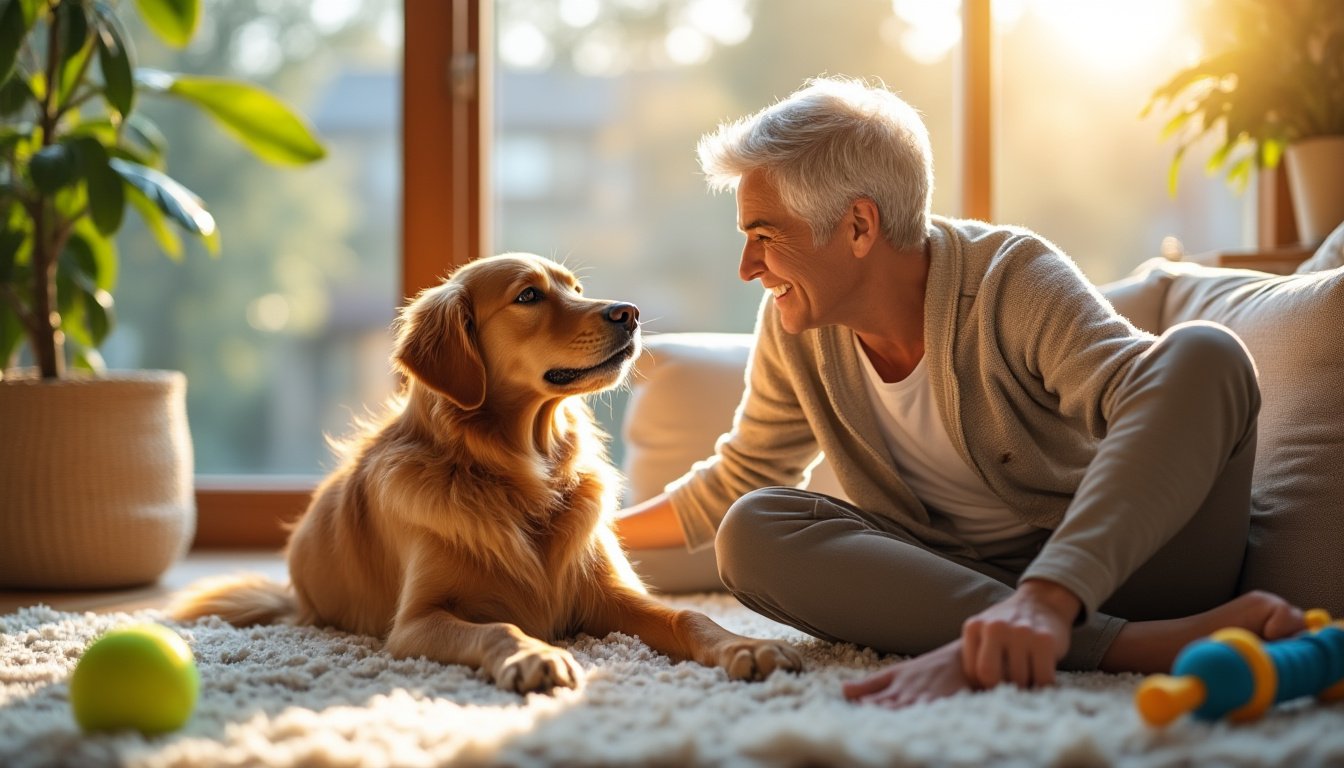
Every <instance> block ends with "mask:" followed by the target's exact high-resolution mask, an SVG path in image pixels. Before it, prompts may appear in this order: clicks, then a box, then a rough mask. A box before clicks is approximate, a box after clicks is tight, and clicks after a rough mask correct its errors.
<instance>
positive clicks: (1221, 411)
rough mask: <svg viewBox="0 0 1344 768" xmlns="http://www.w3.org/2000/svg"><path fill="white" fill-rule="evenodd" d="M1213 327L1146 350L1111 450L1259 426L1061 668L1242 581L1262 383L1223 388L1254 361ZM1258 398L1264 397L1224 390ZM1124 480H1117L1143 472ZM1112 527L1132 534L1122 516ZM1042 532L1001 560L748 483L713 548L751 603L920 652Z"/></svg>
mask: <svg viewBox="0 0 1344 768" xmlns="http://www.w3.org/2000/svg"><path fill="white" fill-rule="evenodd" d="M1210 330H1211V329H1210V328H1209V327H1208V326H1203V327H1200V326H1194V327H1193V329H1192V326H1177V327H1176V328H1173V329H1172V330H1171V331H1168V333H1167V334H1165V335H1164V336H1163V337H1162V338H1161V339H1159V341H1158V342H1157V343H1156V344H1155V345H1154V346H1153V347H1152V348H1150V349H1149V350H1148V351H1147V352H1145V353H1144V355H1143V356H1142V357H1141V358H1140V359H1139V360H1138V361H1136V364H1135V366H1136V367H1135V368H1134V369H1132V370H1131V371H1130V373H1129V374H1127V379H1128V381H1127V384H1126V386H1129V387H1137V388H1138V389H1131V390H1129V394H1128V395H1127V397H1126V402H1127V403H1128V404H1129V405H1127V407H1126V412H1125V413H1123V414H1119V415H1116V416H1114V417H1113V420H1112V424H1111V430H1112V433H1113V437H1115V438H1116V439H1121V438H1122V439H1123V442H1122V444H1114V443H1111V442H1110V441H1108V445H1107V451H1108V453H1109V454H1110V456H1111V457H1112V458H1111V467H1112V468H1111V470H1110V471H1111V473H1112V474H1114V473H1115V471H1116V470H1115V467H1116V466H1117V465H1118V466H1121V467H1123V466H1124V462H1116V461H1115V460H1114V458H1115V457H1116V456H1124V455H1144V456H1146V457H1153V456H1156V457H1159V458H1160V459H1161V460H1162V461H1163V462H1164V464H1163V466H1167V464H1166V462H1170V466H1175V467H1180V466H1181V465H1182V462H1186V461H1191V460H1196V461H1197V460H1199V458H1200V457H1199V456H1197V455H1195V452H1196V451H1197V446H1198V445H1200V439H1199V438H1200V436H1201V435H1205V434H1208V433H1209V432H1212V431H1214V430H1215V429H1219V430H1222V431H1226V430H1227V427H1228V425H1227V424H1226V420H1227V419H1228V414H1229V413H1249V414H1251V415H1250V418H1249V424H1247V425H1245V428H1244V429H1240V428H1238V430H1237V434H1240V438H1239V439H1238V440H1237V441H1236V443H1235V446H1233V447H1232V449H1231V451H1230V452H1229V453H1228V454H1227V455H1223V456H1219V457H1218V462H1219V465H1220V468H1219V471H1218V472H1217V473H1216V477H1215V479H1214V481H1213V482H1212V484H1211V485H1209V486H1208V487H1207V488H1205V489H1204V491H1205V493H1204V496H1203V502H1202V504H1200V506H1199V507H1198V509H1196V510H1189V511H1188V512H1187V513H1186V514H1185V516H1184V519H1179V520H1173V524H1172V531H1173V535H1172V537H1171V538H1170V539H1169V540H1167V543H1166V544H1165V545H1163V546H1162V547H1161V548H1160V549H1159V550H1158V551H1157V552H1156V553H1155V554H1153V555H1152V556H1151V557H1150V558H1149V559H1148V560H1147V561H1146V562H1145V563H1144V564H1143V565H1142V566H1141V567H1140V568H1139V569H1138V570H1137V571H1136V572H1135V573H1133V574H1132V575H1130V576H1129V578H1128V580H1126V581H1125V582H1124V583H1123V585H1122V586H1121V587H1120V588H1119V589H1118V590H1116V592H1115V593H1114V594H1113V595H1112V596H1111V597H1110V598H1109V600H1107V601H1106V602H1105V603H1104V604H1103V605H1102V606H1101V610H1100V611H1098V612H1094V613H1092V614H1091V615H1089V616H1088V617H1087V618H1086V620H1085V621H1084V622H1083V623H1081V624H1079V625H1078V626H1076V627H1075V628H1074V631H1073V637H1072V641H1071V643H1070V648H1069V652H1068V654H1067V656H1065V658H1064V659H1063V660H1062V662H1061V664H1060V666H1061V667H1062V668H1064V669H1082V670H1088V669H1096V668H1097V666H1098V664H1099V663H1100V661H1101V659H1102V656H1103V655H1104V654H1105V652H1106V650H1107V649H1108V648H1109V647H1110V644H1111V642H1112V641H1113V640H1114V639H1115V636H1116V635H1117V634H1118V633H1119V632H1120V629H1121V627H1122V626H1123V625H1124V623H1125V621H1126V620H1146V619H1162V618H1174V617H1179V616H1187V615H1191V614H1194V613H1198V612H1200V611H1203V610H1207V609H1209V608H1212V607H1214V606H1216V605H1219V604H1222V603H1224V602H1226V601H1227V600H1229V599H1231V598H1232V597H1233V596H1235V594H1236V592H1237V580H1238V576H1239V574H1240V570H1241V565H1242V560H1243V557H1244V555H1245V550H1246V543H1247V534H1248V528H1249V521H1250V488H1251V471H1252V468H1253V465H1254V461H1255V434H1256V433H1255V414H1256V413H1257V412H1258V409H1259V399H1258V398H1259V395H1258V391H1257V390H1256V389H1255V388H1254V387H1252V388H1251V389H1250V394H1249V395H1246V394H1244V393H1245V392H1246V391H1247V390H1246V389H1245V388H1238V387H1227V386H1218V382H1220V381H1221V377H1223V376H1237V375H1241V376H1245V375H1247V369H1248V367H1250V365H1251V363H1250V361H1249V358H1247V356H1246V354H1245V351H1244V349H1243V348H1242V347H1241V345H1240V343H1239V342H1238V341H1237V340H1236V339H1235V338H1231V339H1230V343H1221V342H1219V341H1218V339H1217V334H1218V333H1219V332H1220V331H1219V329H1212V330H1213V331H1214V333H1213V334H1212V336H1211V334H1210ZM1211 338H1212V340H1213V343H1210V339H1211ZM1250 375H1251V376H1253V375H1254V374H1253V369H1251V373H1250ZM1238 392H1241V393H1243V394H1240V395H1238V394H1237V393H1238ZM1248 396H1249V397H1251V398H1252V400H1253V402H1249V403H1245V402H1241V403H1229V402H1227V399H1228V398H1236V397H1241V398H1245V397H1248ZM1218 419H1223V420H1224V421H1223V423H1222V424H1219V422H1218V421H1217V420H1218ZM1121 422H1123V423H1121ZM1135 425H1142V426H1143V428H1134V427H1135ZM1205 444H1207V442H1206V443H1205ZM1127 452H1137V453H1133V454H1129V453H1127ZM1192 457H1193V458H1192ZM1118 480H1119V481H1120V483H1119V485H1118V486H1117V485H1116V484H1115V483H1112V484H1111V485H1110V486H1109V487H1111V488H1116V487H1120V488H1124V487H1127V486H1126V484H1127V483H1134V484H1140V483H1143V482H1144V478H1143V477H1132V478H1127V479H1126V478H1118ZM1133 487H1138V486H1137V485H1136V486H1133ZM1115 530H1116V531H1117V534H1116V535H1118V536H1123V535H1124V527H1123V526H1116V527H1115ZM1046 535H1047V534H1046V533H1044V532H1043V534H1042V538H1044V537H1045V536H1046ZM1041 543H1042V542H1040V541H1037V542H1035V543H1034V544H1032V545H1028V546H1026V547H1025V548H1024V551H1022V552H1019V553H1016V554H1015V555H1014V556H1010V557H1000V558H996V559H995V560H994V561H992V562H991V561H985V560H977V559H973V558H968V557H960V556H955V555H952V554H949V553H947V552H940V551H938V550H936V549H934V548H932V547H930V546H928V545H927V544H925V543H924V542H922V541H920V540H919V539H917V538H916V537H915V536H913V535H911V534H910V533H909V532H908V531H906V530H905V529H904V528H902V527H901V525H900V524H899V523H898V522H897V521H894V520H892V519H889V518H887V517H883V516H878V515H873V514H869V513H867V512H865V511H864V510H861V509H858V508H856V507H855V506H853V505H851V504H849V503H847V502H845V501H842V500H840V499H835V498H832V497H829V496H824V495H822V494H817V493H810V492H808V491H805V490H800V489H797V488H782V487H777V488H764V489H761V490H757V491H753V492H751V493H748V494H747V495H745V496H743V497H742V498H741V499H739V500H738V502H737V503H736V504H734V505H733V506H732V507H731V508H730V509H729V511H728V514H727V516H726V517H725V518H724V520H723V522H722V523H721V524H720V526H719V531H718V535H717V538H716V542H715V550H716V555H717V560H718V567H719V575H720V577H721V578H722V580H723V583H724V584H725V585H726V586H727V587H728V589H729V590H730V591H731V592H732V593H733V594H734V595H736V596H737V598H738V599H739V600H740V601H741V602H742V603H743V604H745V605H746V606H747V607H749V608H751V609H752V610H755V611H757V612H758V613H761V614H763V615H765V616H768V617H770V618H772V619H774V620H776V621H779V622H782V623H784V624H788V625H791V626H794V627H796V628H798V629H800V630H802V631H804V632H807V633H808V634H811V635H814V636H816V637H819V638H823V639H826V640H832V641H842V642H851V643H855V644H858V645H861V646H867V647H870V648H873V649H875V650H878V651H881V652H884V653H896V654H902V655H917V654H921V653H925V652H927V651H931V650H933V649H935V648H937V647H940V646H942V645H945V644H946V643H948V642H951V641H952V640H955V639H956V638H958V637H959V636H960V634H961V626H962V623H963V622H964V621H965V620H966V619H967V618H969V617H971V616H972V615H974V614H976V613H979V612H980V611H982V610H984V609H986V608H988V607H989V606H991V605H993V604H995V603H997V602H1000V601H1001V600H1003V599H1004V598H1006V597H1008V596H1009V595H1010V594H1012V592H1013V589H1014V585H1015V584H1016V583H1017V580H1018V577H1019V576H1020V575H1021V574H1022V572H1023V570H1024V569H1025V568H1026V566H1027V565H1028V564H1029V563H1030V562H1031V559H1032V558H1033V557H1034V555H1035V554H1036V552H1038V551H1039V548H1040V546H1041ZM1118 544H1119V545H1121V546H1123V543H1122V542H1118Z"/></svg>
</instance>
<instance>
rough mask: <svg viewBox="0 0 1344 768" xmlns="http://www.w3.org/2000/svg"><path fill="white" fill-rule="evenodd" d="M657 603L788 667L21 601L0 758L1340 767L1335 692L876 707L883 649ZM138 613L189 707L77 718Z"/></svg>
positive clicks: (724, 602)
mask: <svg viewBox="0 0 1344 768" xmlns="http://www.w3.org/2000/svg"><path fill="white" fill-rule="evenodd" d="M669 602H671V603H674V604H676V605H680V606H684V607H694V608H697V609H699V610H702V611H704V612H705V613H707V614H709V615H710V616H712V617H714V618H715V619H716V620H718V621H719V622H720V623H721V624H723V625H724V626H726V627H728V628H729V629H732V630H734V631H737V632H741V633H744V634H748V635H755V636H760V637H779V638H784V639H788V640H790V641H793V642H795V643H797V645H798V646H799V647H800V649H801V650H802V651H803V653H804V656H805V659H806V663H807V669H806V671H805V672H803V673H802V674H799V675H789V674H777V675H774V676H772V677H771V678H770V679H769V680H767V681H765V682H762V683H739V682H730V681H729V680H728V679H727V678H726V677H725V676H724V674H723V673H722V672H721V671H719V670H716V669H706V668H703V667H700V666H698V665H695V664H672V663H670V662H669V661H668V659H666V658H665V657H663V656H660V655H658V654H656V653H654V652H652V651H650V650H649V649H648V648H647V647H646V646H644V645H643V644H642V643H640V642H639V641H638V640H637V639H635V638H632V637H627V636H624V635H619V634H613V635H611V636H608V637H605V638H592V637H580V638H577V639H575V640H572V641H569V642H567V643H565V644H564V645H565V646H566V647H567V648H569V650H570V651H571V652H572V653H573V654H574V656H575V657H576V658H577V659H578V661H579V663H580V664H581V665H582V666H583V667H584V670H585V672H586V673H587V682H586V684H585V686H584V687H583V688H582V689H580V690H575V691H568V690H566V691H560V692H558V693H557V694H555V695H528V696H519V695H515V694H510V693H506V692H504V691H501V690H499V689H497V688H495V687H494V686H493V685H492V684H490V683H489V682H488V681H487V680H486V679H485V678H484V677H483V676H481V675H480V674H479V673H476V672H473V671H472V670H469V669H466V668H464V667H459V666H445V665H441V664H437V663H434V662H430V661H426V660H423V659H410V660H400V661H399V660H396V659H393V658H392V657H391V656H389V655H387V654H386V653H384V652H383V651H382V650H381V644H380V643H379V642H378V641H377V640H375V639H373V638H367V637H360V636H355V635H349V634H345V633H341V632H336V631H332V630H324V629H314V628H295V627H260V628H250V629H237V628H234V627H231V626H229V625H227V624H225V623H223V622H222V621H218V620H206V621H202V622H197V623H194V624H186V625H177V624H172V623H170V622H167V621H165V619H164V617H163V615H162V614H161V613H157V612H154V611H144V612H138V613H134V614H124V613H113V614H93V613H86V614H75V613H63V612H60V611H55V610H52V609H50V608H47V607H44V606H37V607H32V608H25V609H22V610H20V611H17V612H15V613H11V614H7V615H5V616H3V617H0V631H3V636H2V637H0V765H4V766H10V767H11V768H28V767H30V766H55V765H71V766H101V765H128V766H153V767H163V768H167V767H169V766H201V765H222V766H366V765H367V766H434V765H448V764H452V765H508V766H549V765H641V766H642V765H651V766H658V765H667V766H691V765H729V766H738V765H741V766H819V765H820V766H830V765H836V766H841V765H843V766H848V765H855V766H903V765H949V766H984V765H1055V766H1092V765H1135V766H1185V765H1227V766H1242V765H1244V766H1269V765H1292V766H1311V765H1344V728H1342V727H1341V725H1344V719H1341V715H1344V705H1342V704H1339V703H1336V704H1331V705H1322V704H1319V703H1316V702H1312V701H1303V702H1297V703H1291V704H1287V705H1283V706H1280V707H1277V708H1276V709H1274V710H1273V711H1272V712H1271V713H1270V715H1269V716H1267V717H1266V718H1264V719H1263V720H1260V721H1258V722H1255V723H1251V724H1247V725H1230V724H1226V723H1215V724H1205V723H1198V722H1193V721H1190V720H1188V719H1186V720H1182V721H1179V722H1177V723H1176V724H1174V725H1172V726H1171V727H1168V728H1166V729H1163V730H1154V729H1150V728H1148V727H1146V726H1145V725H1144V724H1143V723H1142V722H1141V721H1140V720H1139V718H1138V716H1137V715H1136V713H1135V712H1134V710H1133V706H1132V704H1131V698H1132V696H1133V693H1134V688H1135V686H1136V685H1137V684H1138V682H1139V678H1138V677H1137V676H1133V675H1105V674H1101V673H1086V674H1083V673H1065V674H1063V675H1061V679H1060V683H1059V685H1057V686H1056V687H1053V688H1050V689H1047V690H1038V691H1018V690H1015V689H1013V688H1011V687H1007V686H1004V687H1000V688H998V689H995V690H992V691H987V692H982V693H974V694H969V693H968V694H961V695H957V696H954V697H951V698H948V699H944V700H942V701H937V702H933V703H930V704H926V705H921V706H917V707H913V708H910V709H907V710H903V711H897V712H892V711H886V710H882V709H877V708H873V707H863V706H855V705H851V704H849V703H847V702H845V701H844V700H843V698H842V697H841V695H840V686H841V683H842V682H844V681H846V680H850V679H853V678H856V677H858V676H861V675H862V674H863V673H864V672H865V671H867V670H874V669H878V668H880V667H881V666H883V665H884V664H886V663H889V662H890V661H891V659H884V658H881V657H879V656H878V655H876V654H874V653H872V652H870V651H867V650H863V649H858V648H855V647H853V646H849V645H838V644H832V643H825V642H820V641H817V640H814V639H810V638H808V637H806V636H805V635H802V634H801V633H799V632H797V631H795V630H793V629H791V628H788V627H785V626H782V625H780V624H777V623H775V622H772V621H770V620H768V619H765V618H762V617H760V616H757V615H755V614H753V613H751V612H750V611H748V610H746V609H745V608H742V607H741V606H739V605H738V604H737V603H736V602H735V601H734V600H733V599H732V598H730V597H727V596H723V595H697V596H689V597H679V598H672V599H670V600H669ZM140 621H160V622H164V623H167V624H168V625H169V626H171V627H173V628H174V629H176V630H178V631H179V632H180V633H181V634H182V635H183V636H184V637H186V638H187V639H188V641H189V642H190V644H191V646H192V649H193V651H194V652H195V654H196V659H197V664H198V667H199V670H200V673H201V697H200V700H199V702H198V704H197V707H196V711H195V714H194V715H193V717H192V719H191V720H190V721H189V722H188V723H187V725H186V726H185V727H184V728H183V729H182V730H180V731H177V732H175V733H172V734H168V735H164V736H160V737H157V738H146V737H143V736H140V735H139V734H134V733H117V734H99V735H85V734H83V733H81V732H80V730H79V728H78V726H77V725H76V724H75V722H74V719H73V718H72V716H71V714H70V706H69V701H68V680H69V676H70V673H71V671H72V670H73V669H74V666H75V663H76V662H77V661H78V659H79V657H80V654H81V653H82V652H83V649H84V648H85V647H86V646H87V645H88V644H89V643H90V642H91V641H92V640H94V639H95V638H96V637H97V636H98V635H100V634H101V633H103V632H105V631H107V630H109V629H112V628H114V627H116V626H120V625H123V624H127V623H133V622H140Z"/></svg>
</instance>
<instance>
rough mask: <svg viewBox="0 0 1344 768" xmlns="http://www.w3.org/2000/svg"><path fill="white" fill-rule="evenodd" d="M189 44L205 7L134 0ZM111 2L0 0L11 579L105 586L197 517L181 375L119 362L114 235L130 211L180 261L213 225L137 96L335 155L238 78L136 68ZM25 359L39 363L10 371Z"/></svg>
mask: <svg viewBox="0 0 1344 768" xmlns="http://www.w3.org/2000/svg"><path fill="white" fill-rule="evenodd" d="M134 5H135V8H136V9H137V10H138V12H139V14H140V17H141V18H142V19H143V21H144V22H145V25H146V26H147V27H148V28H149V29H150V30H151V31H152V32H153V33H154V34H155V35H157V36H158V37H159V38H161V39H162V40H164V41H165V42H166V43H168V44H169V45H172V46H176V47H181V46H184V45H186V44H187V43H188V42H189V41H190V40H191V38H192V37H193V35H194V33H195V30H196V26H197V22H198V20H199V18H200V13H201V3H200V0H135V3H134ZM120 12H121V10H120V8H119V7H117V6H114V5H113V4H112V2H110V1H109V0H0V119H2V120H3V122H2V123H0V369H4V372H3V374H0V424H3V425H4V429H3V436H2V437H0V586H8V587H27V588H35V587H36V588H74V587H82V588H88V587H112V586H126V585H131V584H137V583H146V582H149V581H153V580H154V579H156V578H157V577H158V576H159V575H160V574H161V573H162V572H163V571H164V570H166V569H167V568H168V566H170V565H171V564H172V563H173V562H174V561H175V560H176V559H177V558H178V557H180V556H181V554H182V553H183V552H184V551H185V549H186V547H187V545H188V544H189V543H190V540H191V537H192V534H193V532H194V527H195V502H194V494H193V485H192V469H193V467H192V448H191V440H190V435H189V432H188V429H187V422H186V399H185V390H186V383H185V379H184V377H183V375H182V374H181V373H180V372H176V371H136V372H126V371H122V372H116V373H115V374H113V373H109V372H107V371H105V370H104V365H103V362H102V360H101V358H100V357H99V355H98V352H97V348H98V346H99V345H100V344H101V343H102V341H103V340H104V339H105V338H106V337H107V336H108V333H109V331H110V330H111V328H112V325H113V321H114V314H113V302H112V293H113V291H114V290H115V284H116V273H117V255H118V254H117V248H116V243H115V240H114V237H115V235H116V232H117V230H118V229H119V228H120V226H121V224H122V221H123V218H124V217H125V212H126V209H127V208H132V209H134V210H135V211H136V213H137V214H138V215H139V216H140V217H141V218H142V219H143V220H144V222H145V224H146V226H147V228H148V230H149V231H150V232H151V233H153V235H154V237H155V240H156V242H157V243H158V245H159V247H160V248H161V249H162V250H163V251H164V252H165V253H166V254H168V255H169V256H173V257H175V258H176V257H180V254H181V249H182V244H181V240H180V239H179V236H178V234H177V231H176V230H179V229H180V230H182V231H185V232H186V233H188V235H189V236H192V237H196V238H199V239H200V240H201V241H202V242H203V243H204V244H205V245H206V247H207V248H208V249H209V250H210V252H212V253H217V252H218V250H219V235H218V233H217V231H216V228H215V222H214V219H213V218H212V217H211V216H210V214H209V212H208V211H207V210H206V208H205V207H204V205H203V204H202V202H201V201H200V199H199V198H197V197H196V195H194V194H192V193H191V192H190V191H189V190H188V189H186V188H185V187H184V186H182V185H181V184H179V183H178V182H176V181H174V180H173V179H172V178H171V177H169V176H168V175H167V174H166V173H165V171H164V168H165V160H166V155H165V152H166V148H165V147H164V146H163V142H162V140H161V138H160V136H161V134H160V133H159V131H158V130H157V129H156V128H155V126H154V125H153V124H152V123H151V122H150V121H149V120H148V119H147V118H146V117H145V116H144V115H143V114H141V113H140V112H138V111H137V110H136V105H137V103H138V102H139V100H140V98H141V97H142V96H150V95H153V96H163V97H169V98H175V99H179V100H182V101H185V102H187V103H190V104H192V105H194V106H196V107H198V108H200V109H202V110H204V111H205V112H206V113H208V114H209V115H210V116H211V117H213V118H214V119H215V120H216V121H217V122H218V123H219V124H220V125H221V126H223V128H224V129H225V130H226V131H227V132H228V133H229V134H231V135H232V136H234V137H235V138H237V139H239V140H240V142H241V143H242V144H243V145H244V146H246V147H247V148H249V149H250V150H252V151H253V152H254V153H255V154H256V155H258V156H259V157H261V158H262V159H263V160H266V161H270V162H274V163H289V164H302V163H309V162H312V161H314V160H317V159H319V158H321V157H322V156H323V154H324V152H325V150H324V149H323V147H322V145H321V144H320V143H319V142H318V141H317V139H316V138H315V137H314V136H313V133H312V132H311V130H310V129H309V128H308V127H307V126H306V125H305V123H304V122H303V120H302V119H300V118H299V117H298V116H297V115H296V114H295V113H294V112H292V111H291V110H290V109H289V108H287V107H286V106H285V105H283V104H282V103H281V102H280V101H279V100H277V99H276V98H275V97H273V96H271V95H270V94H268V93H267V92H265V91H264V90H262V89H260V88H258V87H256V86H253V85H250V84H247V83H242V82H234V81H229V80H222V79H217V78H208V77H193V76H185V75H176V74H170V73H166V72H159V71H150V70H142V69H137V68H136V66H135V56H134V52H133V51H132V49H131V47H130V41H129V39H128V36H127V34H126V31H125V28H124V26H123V22H122V20H121V17H120V16H119V13H120ZM25 346H26V348H27V349H28V351H29V355H30V357H31V361H32V363H33V367H32V368H31V369H19V368H17V367H15V366H14V364H15V362H16V361H17V360H18V355H19V351H20V350H21V348H23V347H25Z"/></svg>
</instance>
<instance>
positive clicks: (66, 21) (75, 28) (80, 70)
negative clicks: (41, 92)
mask: <svg viewBox="0 0 1344 768" xmlns="http://www.w3.org/2000/svg"><path fill="white" fill-rule="evenodd" d="M56 18H57V23H58V26H59V27H60V33H61V75H60V79H61V87H60V90H59V91H57V95H58V96H59V97H60V98H59V101H60V103H62V104H64V103H65V102H66V101H67V100H68V99H69V98H70V95H71V94H72V93H74V91H75V88H76V87H77V86H78V85H79V81H80V80H81V79H82V77H83V74H84V70H85V68H86V67H87V66H88V60H89V57H90V56H91V55H93V39H92V37H91V36H90V35H89V18H88V16H87V15H86V14H85V12H84V3H83V2H80V0H62V1H61V4H60V5H58V6H56Z"/></svg>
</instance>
